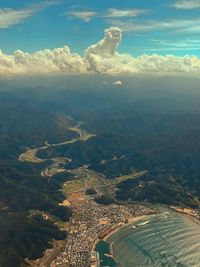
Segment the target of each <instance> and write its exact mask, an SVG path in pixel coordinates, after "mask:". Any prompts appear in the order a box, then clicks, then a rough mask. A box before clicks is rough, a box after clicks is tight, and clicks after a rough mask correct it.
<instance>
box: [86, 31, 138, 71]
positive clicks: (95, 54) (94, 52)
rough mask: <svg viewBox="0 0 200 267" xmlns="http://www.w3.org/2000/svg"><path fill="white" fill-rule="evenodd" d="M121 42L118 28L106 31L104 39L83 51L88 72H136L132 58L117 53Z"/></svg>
mask: <svg viewBox="0 0 200 267" xmlns="http://www.w3.org/2000/svg"><path fill="white" fill-rule="evenodd" d="M121 41H122V32H121V30H120V29H119V28H116V27H111V28H109V29H106V30H105V31H104V38H103V39H102V40H101V41H100V42H98V43H97V44H94V45H91V46H90V47H88V49H86V51H85V61H86V63H87V64H88V67H89V71H92V72H99V73H120V72H137V70H136V68H135V60H134V58H133V57H132V58H131V57H129V56H127V55H120V54H119V53H118V52H117V48H118V46H119V45H120V43H121Z"/></svg>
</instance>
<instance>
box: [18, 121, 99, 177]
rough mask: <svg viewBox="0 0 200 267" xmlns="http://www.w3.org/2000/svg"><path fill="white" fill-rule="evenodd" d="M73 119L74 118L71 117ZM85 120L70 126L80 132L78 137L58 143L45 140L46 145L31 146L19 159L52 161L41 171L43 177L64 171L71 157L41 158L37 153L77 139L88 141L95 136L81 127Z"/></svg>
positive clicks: (72, 142) (25, 160)
mask: <svg viewBox="0 0 200 267" xmlns="http://www.w3.org/2000/svg"><path fill="white" fill-rule="evenodd" d="M71 120H73V119H71ZM83 124H84V123H83V122H78V123H77V125H76V126H75V127H70V128H69V129H68V130H69V131H73V132H75V133H77V134H78V137H77V138H73V139H71V140H67V141H64V142H60V143H57V144H49V143H48V141H46V142H45V144H44V146H41V147H38V148H30V149H27V151H25V152H24V153H22V154H21V155H20V156H19V160H20V161H23V162H30V163H42V162H45V161H49V160H50V161H51V162H52V163H51V164H50V165H49V166H48V167H47V168H46V169H44V170H42V172H41V176H43V177H52V176H53V175H55V174H57V173H60V172H64V171H65V169H64V168H63V167H62V165H63V164H66V163H69V162H71V159H70V158H63V157H56V158H51V159H40V158H38V156H37V153H38V152H39V151H41V150H45V149H48V148H52V147H58V146H63V145H67V144H74V143H75V142H77V141H83V142H85V141H87V140H88V139H90V138H92V137H94V136H95V135H94V134H90V133H88V132H86V131H85V130H82V129H81V126H82V125H83Z"/></svg>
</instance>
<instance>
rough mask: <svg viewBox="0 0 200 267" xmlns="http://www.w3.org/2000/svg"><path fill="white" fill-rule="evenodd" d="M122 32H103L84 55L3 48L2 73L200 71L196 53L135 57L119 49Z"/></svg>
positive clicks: (65, 49)
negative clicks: (7, 49) (9, 51)
mask: <svg viewBox="0 0 200 267" xmlns="http://www.w3.org/2000/svg"><path fill="white" fill-rule="evenodd" d="M121 42H122V32H121V30H120V29H119V28H116V27H111V28H109V29H106V30H105V31H104V38H103V39H102V40H101V41H99V42H98V43H96V44H93V45H91V46H89V47H88V48H87V49H86V50H85V53H84V56H80V55H79V54H76V53H72V52H71V51H70V48H69V47H68V46H64V47H63V48H56V49H54V50H50V49H44V50H41V51H37V52H35V53H27V52H23V51H21V50H17V51H15V52H14V53H13V54H12V55H8V54H4V53H3V52H2V51H0V75H1V76H6V75H26V74H27V75H31V74H54V73H55V74H56V73H65V74H87V73H88V74H91V73H101V74H111V75H116V74H134V73H161V74H168V73H170V74H171V73H173V74H180V73H182V74H184V75H185V74H186V73H187V74H189V75H190V74H195V75H199V73H200V58H198V57H196V56H184V57H177V56H173V55H167V56H161V55H158V54H152V55H146V54H144V55H142V56H140V57H134V56H132V55H130V54H122V53H119V52H118V47H119V45H120V43H121Z"/></svg>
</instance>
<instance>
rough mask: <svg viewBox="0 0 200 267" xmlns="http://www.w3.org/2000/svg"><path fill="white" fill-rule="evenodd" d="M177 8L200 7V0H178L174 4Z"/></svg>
mask: <svg viewBox="0 0 200 267" xmlns="http://www.w3.org/2000/svg"><path fill="white" fill-rule="evenodd" d="M173 7H175V8H177V9H196V8H200V0H177V1H175V3H174V4H173Z"/></svg>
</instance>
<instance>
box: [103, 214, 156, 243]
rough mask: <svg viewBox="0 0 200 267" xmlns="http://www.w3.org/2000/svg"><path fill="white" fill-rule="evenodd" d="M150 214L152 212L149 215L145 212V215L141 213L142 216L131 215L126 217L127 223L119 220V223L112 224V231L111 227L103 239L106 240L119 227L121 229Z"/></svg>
mask: <svg viewBox="0 0 200 267" xmlns="http://www.w3.org/2000/svg"><path fill="white" fill-rule="evenodd" d="M152 215H153V214H151V215H148V214H147V215H142V216H136V217H131V218H129V219H128V222H127V223H125V222H121V223H119V224H117V225H116V226H113V228H114V229H113V231H112V229H111V231H110V232H109V233H108V234H107V235H106V236H105V237H104V238H103V240H104V241H106V242H107V239H108V238H109V237H110V236H111V235H113V234H114V233H116V232H118V231H119V230H120V229H122V228H124V227H126V226H129V225H131V224H132V223H133V222H137V221H139V220H142V219H144V218H146V217H149V216H152Z"/></svg>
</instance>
